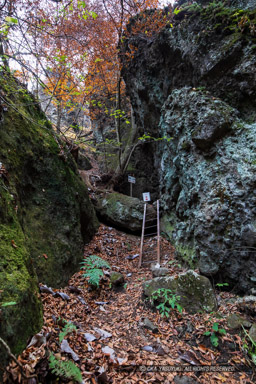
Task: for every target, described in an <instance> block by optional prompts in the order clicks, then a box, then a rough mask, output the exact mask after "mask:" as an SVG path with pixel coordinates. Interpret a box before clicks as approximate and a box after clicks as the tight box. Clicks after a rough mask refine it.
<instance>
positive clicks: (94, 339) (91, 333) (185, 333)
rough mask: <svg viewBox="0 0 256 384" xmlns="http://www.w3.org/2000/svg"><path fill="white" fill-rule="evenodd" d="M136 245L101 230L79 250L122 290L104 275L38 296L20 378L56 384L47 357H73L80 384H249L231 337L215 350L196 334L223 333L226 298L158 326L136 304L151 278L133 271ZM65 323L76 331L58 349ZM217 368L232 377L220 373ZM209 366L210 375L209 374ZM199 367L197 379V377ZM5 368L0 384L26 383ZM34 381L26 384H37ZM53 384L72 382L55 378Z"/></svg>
mask: <svg viewBox="0 0 256 384" xmlns="http://www.w3.org/2000/svg"><path fill="white" fill-rule="evenodd" d="M139 245H140V239H139V238H138V237H136V236H133V235H127V234H124V233H122V232H119V231H117V230H115V229H113V228H110V227H106V226H103V225H101V226H100V228H99V231H98V233H97V234H96V235H95V236H94V238H93V240H92V241H91V242H90V243H89V244H88V245H87V246H86V247H85V253H84V256H85V257H87V256H89V255H98V256H100V257H102V258H103V259H105V260H107V261H108V262H109V264H110V265H111V268H112V270H114V271H118V272H121V273H122V274H123V275H124V277H125V281H126V284H125V286H124V288H123V289H119V290H114V289H113V288H112V287H110V286H109V277H108V276H107V275H105V277H104V279H103V282H102V283H101V286H100V289H98V290H91V289H90V287H89V286H88V284H87V281H86V279H85V278H84V277H83V275H82V272H78V273H76V274H75V275H74V276H73V277H72V278H71V280H70V282H69V286H67V287H66V288H64V289H61V290H59V291H56V290H53V291H50V290H49V291H48V292H47V289H46V292H45V293H41V295H42V301H43V305H44V326H43V329H42V332H41V333H40V334H39V335H37V337H36V338H33V339H32V341H31V342H30V345H29V347H28V348H27V349H26V350H25V351H24V352H23V354H22V355H21V356H19V362H20V363H21V364H22V366H23V369H24V372H25V373H26V375H33V374H34V373H36V374H37V375H38V377H39V382H40V383H55V382H57V381H52V380H53V379H54V376H51V375H50V374H49V367H48V355H49V352H52V353H54V354H55V356H56V357H57V358H59V359H62V360H67V359H72V358H73V360H74V361H76V364H77V366H78V367H79V368H80V370H81V372H82V375H83V381H84V383H92V384H97V383H99V384H104V383H106V384H107V383H113V384H115V383H125V384H133V383H164V384H167V383H176V384H186V383H187V384H194V383H203V384H206V383H207V384H209V383H211V384H212V383H241V384H242V383H248V384H249V383H253V382H255V381H254V380H253V372H252V370H250V367H249V365H248V364H249V363H248V361H247V360H246V358H245V356H244V354H243V351H242V345H243V342H242V340H241V337H240V336H239V335H238V334H233V335H232V334H230V333H228V334H227V335H226V336H224V337H222V340H221V341H220V346H219V347H218V348H213V347H212V346H211V344H210V343H209V338H207V337H206V336H204V335H203V334H204V332H205V331H207V330H209V324H212V323H213V322H214V321H217V322H218V323H219V324H220V326H221V327H222V328H225V329H227V328H226V322H225V321H226V320H225V316H227V315H228V314H229V313H232V312H234V311H237V308H236V307H235V306H234V304H229V303H227V302H226V301H227V299H230V296H232V295H230V294H227V293H222V294H221V297H220V300H221V302H222V304H224V305H222V306H220V307H219V310H218V314H211V315H209V314H196V315H188V314H187V313H185V312H183V313H182V314H179V313H178V312H176V311H173V312H172V313H171V315H170V318H169V319H162V318H161V317H160V315H159V313H158V312H153V311H152V310H151V309H149V308H148V307H147V306H145V304H144V303H143V301H142V297H141V296H142V283H143V281H145V280H148V279H150V278H151V271H150V269H149V268H147V269H146V268H142V269H140V270H138V268H137V265H138V258H134V259H133V260H132V257H131V256H133V255H136V254H138V253H139ZM161 248H162V260H164V261H165V263H166V266H169V269H170V274H171V275H173V274H177V273H179V272H182V269H181V266H180V265H179V264H178V262H175V261H174V249H173V248H172V246H171V245H170V243H168V242H167V241H166V240H165V239H163V240H162V245H161ZM170 261H171V263H170ZM41 290H43V291H44V289H41ZM216 316H217V317H216ZM146 318H147V319H149V320H151V322H152V323H153V324H154V325H155V328H156V329H155V330H154V332H153V331H151V330H150V329H147V328H145V324H144V321H145V319H146ZM65 321H66V322H70V323H72V324H73V325H75V326H76V328H77V330H76V331H73V332H71V333H69V334H67V335H66V336H65V340H66V341H65V345H63V344H61V343H60V340H59V335H60V332H62V331H63V328H64V326H65V324H66V322H65ZM33 340H34V341H33ZM90 340H91V341H90ZM68 348H71V350H69V349H68ZM222 365H225V366H228V367H229V368H230V369H231V370H232V369H234V368H236V369H237V368H238V370H237V371H236V372H222V371H221V367H222ZM214 366H215V368H216V371H211V372H208V370H209V369H213V368H212V367H214ZM198 367H199V368H200V371H201V372H196V370H197V368H198ZM8 369H9V371H10V372H11V373H10V375H9V379H8V380H9V381H8V380H7V381H6V382H10V383H13V382H15V383H16V382H21V383H22V382H23V383H25V382H26V381H24V379H22V378H21V376H20V374H19V373H18V372H19V369H18V367H17V366H16V365H15V364H14V362H13V363H11V364H10V366H9V368H8ZM173 369H175V371H172V370H173ZM248 369H249V370H250V372H249V371H248ZM145 370H146V372H145ZM150 370H153V371H151V372H150ZM202 370H203V371H204V372H202ZM218 370H219V371H218ZM246 370H247V372H246ZM184 376H185V377H184ZM11 378H12V381H11ZM33 380H34V379H30V380H29V381H28V383H29V384H33V383H34V382H36V381H33ZM180 380H181V381H180ZM184 380H185V381H184ZM58 383H72V381H70V380H66V381H65V380H64V379H63V380H62V379H61V380H60V381H58Z"/></svg>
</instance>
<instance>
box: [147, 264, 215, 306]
mask: <svg viewBox="0 0 256 384" xmlns="http://www.w3.org/2000/svg"><path fill="white" fill-rule="evenodd" d="M159 289H164V290H168V291H170V292H171V293H172V294H174V295H176V296H177V297H179V300H178V303H179V304H180V305H181V306H182V307H183V308H184V309H185V310H186V311H187V312H189V313H196V312H199V311H200V312H201V311H203V312H212V311H214V310H216V308H217V304H216V299H215V295H214V291H213V289H212V286H211V283H210V280H209V279H208V278H207V277H205V276H200V275H198V274H197V273H195V272H194V271H191V270H189V271H187V272H184V273H181V274H179V275H177V276H168V277H166V276H165V277H156V278H154V279H152V280H148V281H145V283H143V293H144V295H145V296H146V297H147V298H149V299H150V300H151V301H152V296H153V295H154V293H155V292H156V291H157V290H159ZM163 297H164V295H163ZM158 300H160V299H158ZM163 300H164V299H163ZM160 301H161V300H160Z"/></svg>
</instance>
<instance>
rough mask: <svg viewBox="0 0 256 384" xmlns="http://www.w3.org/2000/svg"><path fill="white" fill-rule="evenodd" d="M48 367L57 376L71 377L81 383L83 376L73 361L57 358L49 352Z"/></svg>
mask: <svg viewBox="0 0 256 384" xmlns="http://www.w3.org/2000/svg"><path fill="white" fill-rule="evenodd" d="M49 368H50V369H51V371H52V372H53V373H54V374H55V375H56V376H58V377H62V378H65V379H69V380H70V379H71V380H74V381H76V382H77V383H82V382H83V378H82V374H81V371H80V369H79V368H78V367H77V366H76V365H75V364H74V363H73V361H63V360H58V359H56V357H55V356H54V355H53V354H52V353H51V354H50V357H49Z"/></svg>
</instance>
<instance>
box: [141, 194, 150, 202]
mask: <svg viewBox="0 0 256 384" xmlns="http://www.w3.org/2000/svg"><path fill="white" fill-rule="evenodd" d="M142 195H143V201H145V202H147V201H150V192H144V193H142Z"/></svg>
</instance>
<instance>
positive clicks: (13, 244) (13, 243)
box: [12, 240, 18, 248]
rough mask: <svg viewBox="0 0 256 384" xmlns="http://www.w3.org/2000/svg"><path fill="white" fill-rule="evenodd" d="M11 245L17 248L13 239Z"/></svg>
mask: <svg viewBox="0 0 256 384" xmlns="http://www.w3.org/2000/svg"><path fill="white" fill-rule="evenodd" d="M12 246H13V248H18V246H17V245H16V244H15V241H14V240H12Z"/></svg>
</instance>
